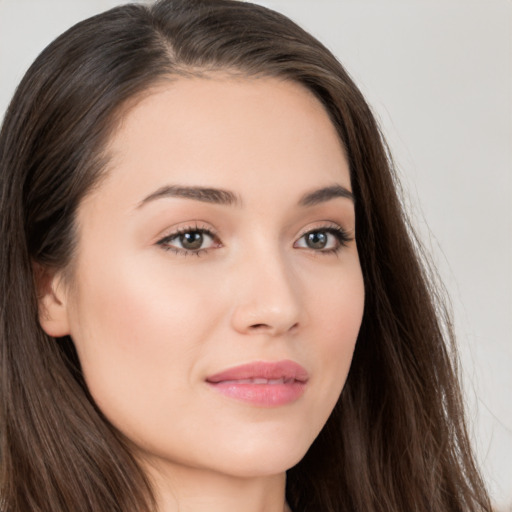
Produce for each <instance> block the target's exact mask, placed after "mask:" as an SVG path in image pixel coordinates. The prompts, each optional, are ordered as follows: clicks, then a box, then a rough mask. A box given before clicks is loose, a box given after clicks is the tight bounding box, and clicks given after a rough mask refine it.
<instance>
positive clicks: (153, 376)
mask: <svg viewBox="0 0 512 512" xmlns="http://www.w3.org/2000/svg"><path fill="white" fill-rule="evenodd" d="M113 260H114V261H115V265H114V264H113V265H108V262H105V261H104V262H103V266H102V267H101V268H102V269H104V271H102V272H101V273H100V271H99V270H98V269H99V268H100V267H96V269H95V268H94V266H91V265H89V266H88V269H86V271H85V272H84V273H83V274H82V279H81V282H82V283H86V285H85V286H82V287H81V292H82V293H81V294H79V295H78V296H77V299H76V301H75V306H74V308H73V311H72V316H73V321H72V322H71V324H72V326H73V327H72V333H71V335H72V338H73V340H74V342H75V345H76V347H77V351H78V355H79V358H80V362H81V365H82V369H83V373H84V377H85V380H86V382H87V385H88V388H89V390H90V392H91V395H92V396H93V398H94V399H95V401H96V403H97V404H98V406H99V407H100V409H102V411H103V412H104V413H105V415H106V416H107V417H108V418H109V420H110V421H111V422H112V423H113V424H114V425H116V426H118V427H119V426H120V425H122V426H123V428H122V430H123V431H124V432H125V433H126V434H127V435H129V436H130V437H136V435H133V431H135V430H136V429H137V428H138V426H137V425H135V426H133V425H132V424H133V422H134V421H135V422H136V421H141V419H142V418H144V421H146V422H148V421H149V422H151V418H153V419H154V420H155V422H157V421H158V416H157V415H155V410H157V411H158V410H160V411H163V410H171V409H172V410H174V411H176V410H186V408H187V404H186V403H182V402H184V400H182V398H181V397H183V396H184V390H186V389H187V388H188V386H189V384H190V379H191V376H192V375H194V371H195V363H196V361H197V360H198V359H199V357H198V354H199V353H200V352H201V350H202V347H203V345H204V342H205V340H206V338H207V336H208V332H210V330H211V329H212V326H213V324H214V322H215V319H216V318H217V317H218V316H219V315H220V312H219V311H218V308H219V305H218V304H216V303H215V301H214V300H213V297H212V295H211V294H208V293H206V291H207V290H206V287H207V286H208V283H207V282H204V281H194V286H190V277H191V276H187V275H185V274H184V273H183V272H181V273H179V272H176V273H173V275H170V272H169V270H168V269H167V272H165V271H164V268H161V267H158V266H155V265H139V264H137V263H136V262H135V263H132V262H125V261H123V259H122V258H121V257H115V258H113ZM203 283H204V288H203ZM199 311H200V312H202V313H201V315H199V314H198V312H199ZM169 397H172V400H173V401H174V403H171V404H170V403H169ZM137 418H139V420H137ZM131 425H132V426H131ZM130 429H132V430H130Z"/></svg>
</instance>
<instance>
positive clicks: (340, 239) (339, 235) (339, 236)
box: [157, 225, 353, 256]
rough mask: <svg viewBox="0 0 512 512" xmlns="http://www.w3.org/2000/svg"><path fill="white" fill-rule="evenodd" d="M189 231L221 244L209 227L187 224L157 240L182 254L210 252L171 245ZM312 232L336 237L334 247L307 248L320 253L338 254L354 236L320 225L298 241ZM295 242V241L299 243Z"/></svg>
mask: <svg viewBox="0 0 512 512" xmlns="http://www.w3.org/2000/svg"><path fill="white" fill-rule="evenodd" d="M187 233H199V234H201V235H206V236H208V237H210V238H211V239H212V241H213V243H214V244H217V247H218V246H219V245H220V244H221V242H220V240H219V238H218V236H217V235H216V233H215V232H214V231H213V230H211V229H209V228H204V227H200V226H197V225H196V226H186V227H183V228H180V229H177V230H176V231H174V232H173V233H171V234H170V235H167V236H165V237H164V238H162V239H160V240H159V241H158V242H157V245H159V246H160V247H162V249H164V250H165V251H172V252H174V253H175V254H178V255H181V256H188V255H195V256H201V255H202V254H206V253H208V252H209V251H210V250H211V249H212V248H211V247H208V248H205V249H197V250H191V249H181V248H179V247H174V246H172V245H169V243H170V242H172V241H174V240H176V239H178V238H179V237H181V236H183V235H185V234H187ZM312 233H328V234H330V235H333V236H334V237H335V238H336V242H337V245H336V247H333V248H331V249H323V250H322V249H319V250H316V249H312V248H306V249H309V250H310V251H312V252H314V253H316V254H318V253H320V254H323V255H327V254H337V253H338V252H339V251H340V250H341V249H342V248H343V247H346V246H347V244H348V243H349V242H351V241H352V240H353V238H352V237H351V236H350V235H349V234H348V233H347V231H345V230H344V229H343V228H341V227H340V226H320V227H318V228H315V229H310V230H308V231H305V232H304V233H302V234H301V236H300V237H299V238H298V239H297V242H298V241H299V240H301V239H303V238H304V237H305V236H306V235H309V234H312ZM297 242H295V243H297ZM294 246H295V244H294Z"/></svg>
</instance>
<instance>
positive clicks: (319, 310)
mask: <svg viewBox="0 0 512 512" xmlns="http://www.w3.org/2000/svg"><path fill="white" fill-rule="evenodd" d="M318 297H321V298H318ZM311 304H312V306H311V308H312V309H311V310H312V316H311V318H312V328H313V331H314V333H315V336H314V339H315V342H314V343H311V344H309V345H308V346H307V350H308V351H309V354H308V355H309V357H310V358H314V360H316V361H317V368H318V372H317V374H316V375H317V379H318V388H319V390H320V391H319V395H320V396H321V397H322V400H320V401H319V403H318V414H319V416H320V417H324V420H325V421H326V420H327V417H328V415H329V414H330V411H331V409H332V408H333V407H334V405H335V404H336V402H337V400H338V398H339V395H340V393H341V391H342V389H343V386H344V384H345V381H346V378H347V375H348V372H349V369H350V364H351V362H352V356H353V353H354V348H355V344H356V340H357V336H358V333H359V329H360V326H361V321H362V317H363V310H364V284H363V278H362V274H361V270H360V267H359V264H358V263H357V265H356V264H355V263H354V266H353V268H352V269H351V270H350V271H349V272H343V275H340V277H339V279H332V280H331V281H330V282H329V284H328V285H326V286H324V293H322V294H319V293H317V294H316V299H315V298H314V297H313V298H312V300H311ZM320 409H322V410H320Z"/></svg>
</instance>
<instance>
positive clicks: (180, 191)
mask: <svg viewBox="0 0 512 512" xmlns="http://www.w3.org/2000/svg"><path fill="white" fill-rule="evenodd" d="M166 197H178V198H183V199H192V200H195V201H202V202H204V203H213V204H220V205H225V206H236V205H238V206H239V205H240V204H241V203H242V201H241V199H240V198H239V197H238V196H237V195H236V194H235V193H233V192H231V191H229V190H222V189H219V188H211V187H196V186H180V185H166V186H164V187H161V188H159V189H158V190H156V191H155V192H153V193H151V194H149V196H147V197H145V198H144V199H143V200H142V201H141V202H140V203H139V204H138V205H137V208H140V207H141V206H143V205H145V204H146V203H149V202H151V201H155V200H156V199H162V198H166ZM338 197H342V198H346V199H350V200H351V201H352V202H355V199H354V194H353V193H352V192H351V191H350V190H348V189H347V188H345V187H343V186H341V185H330V186H328V187H323V188H321V189H318V190H314V191H312V192H308V193H306V194H304V195H303V196H302V197H301V198H300V200H299V206H305V207H308V206H315V205H317V204H320V203H325V202H327V201H330V200H331V199H336V198H338Z"/></svg>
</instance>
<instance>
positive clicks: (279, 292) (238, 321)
mask: <svg viewBox="0 0 512 512" xmlns="http://www.w3.org/2000/svg"><path fill="white" fill-rule="evenodd" d="M235 274H236V282H235V283H234V287H233V288H234V290H235V292H234V297H235V306H234V310H233V314H232V326H233V328H234V329H235V330H236V331H238V332H240V333H242V334H265V335H267V336H279V335H281V334H286V333H289V332H292V331H294V330H296V329H298V327H299V325H300V324H302V323H303V322H304V311H303V307H302V302H301V297H300V293H299V289H298V288H299V286H298V283H297V280H296V279H294V276H293V272H292V271H291V269H290V266H289V265H287V264H286V262H285V261H283V258H280V257H278V256H276V255H274V256H269V255H268V254H267V255H261V254H259V255H257V256H256V255H254V254H253V257H252V258H250V260H249V259H246V260H245V261H244V262H243V263H240V264H239V265H238V271H237V272H236V273H235Z"/></svg>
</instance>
